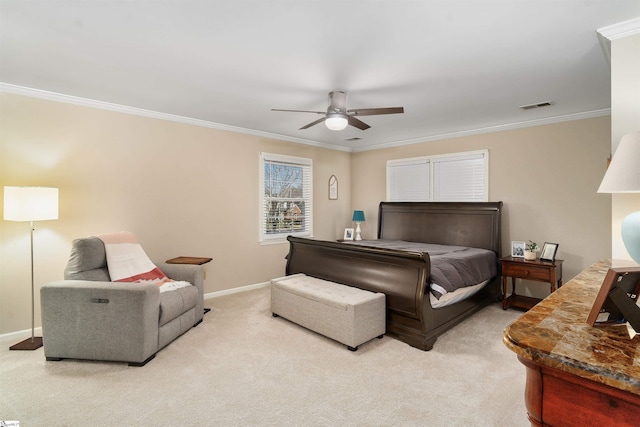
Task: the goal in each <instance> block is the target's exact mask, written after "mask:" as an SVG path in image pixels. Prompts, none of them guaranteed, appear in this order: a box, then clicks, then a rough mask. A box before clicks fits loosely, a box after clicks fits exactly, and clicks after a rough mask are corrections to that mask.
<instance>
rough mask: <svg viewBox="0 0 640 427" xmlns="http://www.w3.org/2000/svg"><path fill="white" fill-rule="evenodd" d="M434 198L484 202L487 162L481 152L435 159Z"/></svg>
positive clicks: (446, 200) (442, 200)
mask: <svg viewBox="0 0 640 427" xmlns="http://www.w3.org/2000/svg"><path fill="white" fill-rule="evenodd" d="M432 163H433V200H434V201H438V202H483V201H486V197H485V185H484V177H485V168H484V165H485V162H484V156H483V155H482V154H481V153H478V154H470V155H466V156H447V157H446V158H441V159H433V160H432Z"/></svg>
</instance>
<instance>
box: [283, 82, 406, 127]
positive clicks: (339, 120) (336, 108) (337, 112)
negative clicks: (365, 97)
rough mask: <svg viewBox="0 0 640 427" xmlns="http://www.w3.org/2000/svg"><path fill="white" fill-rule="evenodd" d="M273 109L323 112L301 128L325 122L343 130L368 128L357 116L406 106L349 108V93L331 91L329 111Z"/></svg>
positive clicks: (399, 110)
mask: <svg viewBox="0 0 640 427" xmlns="http://www.w3.org/2000/svg"><path fill="white" fill-rule="evenodd" d="M271 111H288V112H294V113H314V114H322V115H323V116H324V117H322V118H320V119H318V120H316V121H313V122H311V123H309V124H308V125H305V126H302V127H301V128H300V130H303V129H309V128H310V127H311V126H314V125H317V124H318V123H320V122H324V124H325V125H326V126H327V128H329V129H331V130H342V129H344V128H346V127H347V125H351V126H353V127H356V128H358V129H360V130H367V129H369V128H370V127H371V126H369V125H368V124H366V123H365V122H363V121H362V120H360V119H357V118H356V116H377V115H381V114H400V113H404V107H388V108H355V109H352V110H347V93H346V92H342V91H333V92H329V107H328V108H327V111H326V112H324V111H308V110H281V109H277V108H273V109H271Z"/></svg>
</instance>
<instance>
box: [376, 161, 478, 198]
mask: <svg viewBox="0 0 640 427" xmlns="http://www.w3.org/2000/svg"><path fill="white" fill-rule="evenodd" d="M488 164H489V152H488V150H482V151H473V152H465V153H457V154H445V155H439V156H426V157H415V158H411V159H400V160H389V161H388V162H387V200H389V201H392V202H414V201H434V202H486V201H488V200H489V190H488V189H489V182H488V175H489V174H488V172H489V168H488Z"/></svg>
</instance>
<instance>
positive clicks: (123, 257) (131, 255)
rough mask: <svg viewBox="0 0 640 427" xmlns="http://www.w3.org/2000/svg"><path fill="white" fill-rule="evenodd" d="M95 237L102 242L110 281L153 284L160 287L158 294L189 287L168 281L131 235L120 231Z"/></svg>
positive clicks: (181, 283) (186, 284) (182, 283)
mask: <svg viewBox="0 0 640 427" xmlns="http://www.w3.org/2000/svg"><path fill="white" fill-rule="evenodd" d="M96 237H98V238H99V239H100V240H102V241H103V242H104V249H105V252H106V254H107V268H108V269H109V276H111V280H112V281H114V282H136V283H153V284H156V285H158V286H159V287H160V292H166V291H171V290H175V289H178V288H183V287H186V286H191V283H189V282H177V281H173V280H171V279H169V278H168V277H167V276H166V275H165V274H164V273H163V272H162V270H160V269H159V268H158V267H156V265H155V264H154V263H153V262H151V260H150V259H149V257H148V256H147V254H146V253H145V252H144V249H142V246H140V243H138V239H137V238H136V236H135V235H134V234H133V233H130V232H127V231H121V232H118V233H108V234H100V235H97V236H96Z"/></svg>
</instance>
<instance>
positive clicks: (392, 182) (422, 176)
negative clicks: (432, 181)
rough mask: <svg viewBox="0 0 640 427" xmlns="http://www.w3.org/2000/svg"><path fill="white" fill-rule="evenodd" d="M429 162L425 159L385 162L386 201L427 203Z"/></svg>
mask: <svg viewBox="0 0 640 427" xmlns="http://www.w3.org/2000/svg"><path fill="white" fill-rule="evenodd" d="M429 188H430V186H429V161H428V160H427V159H421V158H416V159H408V160H390V161H388V162H387V200H389V201H391V202H426V201H429V199H430V198H429Z"/></svg>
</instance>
